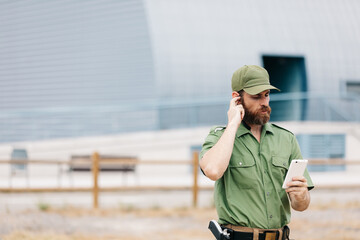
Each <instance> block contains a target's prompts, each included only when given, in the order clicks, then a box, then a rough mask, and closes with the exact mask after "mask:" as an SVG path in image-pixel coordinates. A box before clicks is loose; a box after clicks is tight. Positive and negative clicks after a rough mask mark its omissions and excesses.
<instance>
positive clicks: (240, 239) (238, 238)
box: [222, 226, 290, 240]
mask: <svg viewBox="0 0 360 240" xmlns="http://www.w3.org/2000/svg"><path fill="white" fill-rule="evenodd" d="M222 228H224V227H222ZM224 229H225V228H224ZM226 229H227V231H228V233H230V239H231V240H253V238H254V233H252V232H239V231H235V230H232V229H230V228H226ZM289 235H290V229H289V227H288V226H285V227H284V228H283V236H282V239H283V240H287V239H289ZM279 236H280V232H279V231H265V232H262V233H259V237H258V239H259V240H268V239H271V240H278V239H279Z"/></svg>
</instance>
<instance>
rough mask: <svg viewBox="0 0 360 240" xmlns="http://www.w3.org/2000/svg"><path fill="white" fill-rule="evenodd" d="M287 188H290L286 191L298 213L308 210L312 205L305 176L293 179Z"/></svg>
mask: <svg viewBox="0 0 360 240" xmlns="http://www.w3.org/2000/svg"><path fill="white" fill-rule="evenodd" d="M287 186H288V188H287V189H286V190H285V191H286V192H287V193H288V194H289V196H290V201H291V206H292V208H293V209H294V210H297V211H304V210H305V209H307V208H308V206H309V204H310V194H309V191H308V185H307V181H306V178H305V177H303V176H299V177H293V179H292V181H291V182H289V183H288V184H287Z"/></svg>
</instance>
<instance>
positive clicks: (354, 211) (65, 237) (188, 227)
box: [0, 190, 360, 240]
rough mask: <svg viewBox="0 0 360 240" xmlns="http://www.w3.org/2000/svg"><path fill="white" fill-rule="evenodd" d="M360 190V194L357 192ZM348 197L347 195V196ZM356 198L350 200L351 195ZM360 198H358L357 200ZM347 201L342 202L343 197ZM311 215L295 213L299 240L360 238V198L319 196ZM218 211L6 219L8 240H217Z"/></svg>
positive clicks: (77, 211) (69, 211)
mask: <svg viewBox="0 0 360 240" xmlns="http://www.w3.org/2000/svg"><path fill="white" fill-rule="evenodd" d="M356 191H358V190H356ZM344 196H345V195H344ZM349 196H350V195H349ZM355 196H358V195H355ZM339 199H341V197H339ZM313 200H314V201H313V203H312V205H311V207H310V208H309V209H308V210H307V211H305V212H302V213H300V212H294V213H293V217H292V222H291V224H290V227H291V232H292V238H293V239H296V240H320V239H327V240H342V239H344V240H355V239H357V240H358V239H360V217H359V216H360V199H359V198H355V199H354V198H350V197H348V198H346V199H345V201H343V202H342V203H341V201H339V200H338V199H333V198H331V197H329V196H327V195H323V196H322V197H321V198H320V197H319V196H316V195H315V196H314V199H313ZM215 218H216V211H215V209H213V208H200V209H192V208H157V207H156V208H155V207H154V208H152V209H136V208H132V209H120V208H117V209H114V208H109V209H102V210H89V209H81V208H74V207H62V208H57V209H52V208H50V209H47V210H46V211H44V210H40V209H38V210H36V209H31V210H24V211H21V212H11V211H7V212H5V213H1V216H0V238H1V239H2V240H18V239H24V240H35V239H37V240H83V239H89V240H95V239H99V240H104V239H110V240H112V239H119V240H125V239H126V240H145V239H146V240H149V239H150V240H184V239H193V240H212V239H214V238H213V237H212V235H211V233H210V232H209V231H208V230H207V225H208V222H209V220H211V219H215Z"/></svg>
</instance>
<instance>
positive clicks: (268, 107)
mask: <svg viewBox="0 0 360 240" xmlns="http://www.w3.org/2000/svg"><path fill="white" fill-rule="evenodd" d="M259 111H261V112H264V111H266V112H268V113H271V107H270V106H261V108H260V110H259Z"/></svg>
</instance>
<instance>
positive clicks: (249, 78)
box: [231, 65, 280, 95]
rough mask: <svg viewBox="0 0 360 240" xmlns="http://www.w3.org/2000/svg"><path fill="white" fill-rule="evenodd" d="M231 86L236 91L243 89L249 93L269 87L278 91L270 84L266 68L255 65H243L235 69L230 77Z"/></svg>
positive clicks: (259, 91) (256, 92)
mask: <svg viewBox="0 0 360 240" xmlns="http://www.w3.org/2000/svg"><path fill="white" fill-rule="evenodd" d="M231 88H232V90H233V91H236V92H238V91H240V90H244V91H245V92H246V93H248V94H250V95H256V94H259V93H261V92H262V91H265V90H269V89H276V90H278V91H280V90H279V89H278V88H276V87H274V86H271V85H270V81H269V74H268V72H267V71H266V69H265V68H262V67H259V66H256V65H245V66H243V67H241V68H239V69H238V70H236V71H235V72H234V74H233V76H232V79H231Z"/></svg>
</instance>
